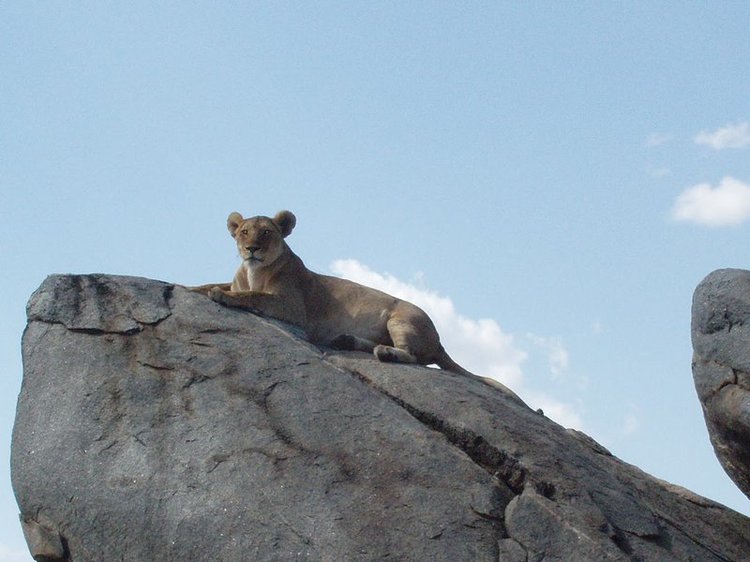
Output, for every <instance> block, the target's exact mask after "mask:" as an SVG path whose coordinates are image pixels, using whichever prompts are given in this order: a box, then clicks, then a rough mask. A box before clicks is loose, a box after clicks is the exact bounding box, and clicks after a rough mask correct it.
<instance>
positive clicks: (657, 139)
mask: <svg viewBox="0 0 750 562" xmlns="http://www.w3.org/2000/svg"><path fill="white" fill-rule="evenodd" d="M673 138H674V136H673V135H672V134H670V133H651V134H650V135H649V136H648V137H647V138H646V142H645V143H644V144H645V146H646V148H654V147H655V146H661V145H663V144H667V143H669V142H671V141H672V139H673Z"/></svg>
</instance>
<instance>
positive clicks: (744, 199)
mask: <svg viewBox="0 0 750 562" xmlns="http://www.w3.org/2000/svg"><path fill="white" fill-rule="evenodd" d="M671 216H672V218H673V219H674V220H676V221H682V222H690V223H693V224H698V225H702V226H709V227H722V226H734V225H738V224H741V223H743V222H745V221H747V220H748V219H750V185H748V184H746V183H744V182H742V181H740V180H737V179H735V178H732V177H728V176H727V177H725V178H723V179H722V180H721V181H720V182H719V185H717V186H716V187H712V186H711V185H710V184H708V183H700V184H698V185H694V186H692V187H689V188H687V189H686V190H685V191H683V192H682V193H681V194H680V195H679V196H678V197H677V200H676V201H675V204H674V206H673V207H672V213H671Z"/></svg>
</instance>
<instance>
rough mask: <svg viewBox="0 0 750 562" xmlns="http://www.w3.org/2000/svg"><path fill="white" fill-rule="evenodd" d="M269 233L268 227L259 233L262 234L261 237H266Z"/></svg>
mask: <svg viewBox="0 0 750 562" xmlns="http://www.w3.org/2000/svg"><path fill="white" fill-rule="evenodd" d="M269 234H271V231H270V230H268V229H266V230H264V231H263V232H262V233H261V236H262V237H263V238H267V237H268V235H269Z"/></svg>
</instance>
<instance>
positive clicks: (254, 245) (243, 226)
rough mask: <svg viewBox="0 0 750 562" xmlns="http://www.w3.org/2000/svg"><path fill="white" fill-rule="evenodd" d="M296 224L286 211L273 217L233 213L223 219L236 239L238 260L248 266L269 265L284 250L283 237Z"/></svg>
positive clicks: (293, 217) (291, 215)
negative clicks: (225, 219)
mask: <svg viewBox="0 0 750 562" xmlns="http://www.w3.org/2000/svg"><path fill="white" fill-rule="evenodd" d="M296 223H297V219H296V218H295V216H294V215H293V214H292V213H290V212H289V211H280V212H278V213H276V216H275V217H273V218H270V217H253V218H250V219H244V218H242V215H241V214H239V213H237V212H234V213H232V214H230V215H229V218H228V219H227V228H228V229H229V233H230V234H231V235H232V238H234V239H235V241H236V242H237V249H238V250H239V252H240V256H242V259H243V260H245V261H246V262H247V264H248V265H249V266H250V267H252V268H259V267H266V266H269V265H271V264H272V263H273V262H274V261H276V260H277V259H278V258H279V257H280V256H281V255H282V254H283V253H284V248H285V246H286V244H285V243H284V238H286V237H287V236H289V234H291V232H292V229H294V225H295V224H296Z"/></svg>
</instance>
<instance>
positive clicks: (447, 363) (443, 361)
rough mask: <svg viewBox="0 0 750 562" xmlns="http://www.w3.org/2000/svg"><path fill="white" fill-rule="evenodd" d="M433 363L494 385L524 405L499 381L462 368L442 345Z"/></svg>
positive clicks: (522, 402) (452, 371) (446, 369)
mask: <svg viewBox="0 0 750 562" xmlns="http://www.w3.org/2000/svg"><path fill="white" fill-rule="evenodd" d="M435 364H436V365H437V366H438V367H440V368H441V369H443V370H445V371H450V372H451V373H456V374H457V375H463V376H465V377H469V378H472V379H479V380H481V381H482V382H484V383H485V384H488V385H490V386H494V387H495V388H497V389H499V390H502V391H503V392H504V393H505V394H507V395H508V396H510V397H511V398H513V399H514V400H516V401H517V402H519V403H521V404H523V405H524V406H525V405H526V403H525V402H524V401H523V400H521V399H520V398H519V397H518V395H517V394H516V393H515V392H513V391H512V390H511V389H509V388H508V387H507V386H505V385H504V384H503V383H501V382H500V381H497V380H495V379H491V378H489V377H481V376H479V375H475V374H474V373H472V372H471V371H467V370H466V369H464V368H463V367H462V366H461V365H459V364H458V363H456V362H455V361H454V360H453V359H451V356H450V355H448V352H447V351H445V348H443V346H442V345H441V346H440V355H439V357H437V358H436V359H435Z"/></svg>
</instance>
